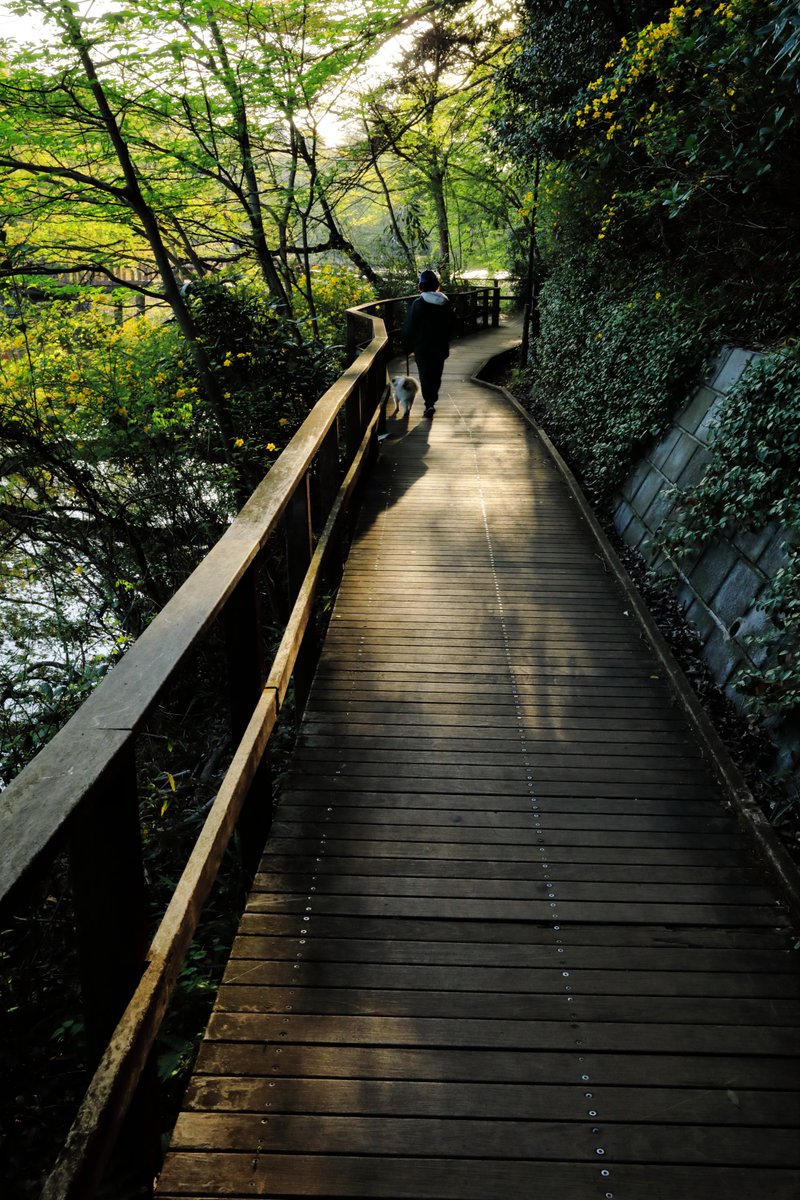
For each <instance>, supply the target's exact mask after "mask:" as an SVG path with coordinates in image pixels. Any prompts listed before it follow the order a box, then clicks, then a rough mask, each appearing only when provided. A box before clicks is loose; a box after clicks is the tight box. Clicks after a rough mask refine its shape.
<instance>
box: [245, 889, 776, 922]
mask: <svg viewBox="0 0 800 1200" xmlns="http://www.w3.org/2000/svg"><path fill="white" fill-rule="evenodd" d="M554 895H555V896H558V893H557V892H556V893H554ZM435 904H436V911H437V913H438V914H439V915H440V916H441V917H443V918H445V919H455V918H460V919H461V920H464V921H470V920H479V919H481V918H485V919H488V920H491V921H545V920H547V919H548V918H550V919H551V920H555V919H558V920H559V921H562V922H570V921H578V922H581V923H587V922H591V921H593V920H594V921H604V920H608V921H614V922H629V923H631V924H638V923H644V924H649V923H651V922H655V923H656V924H662V923H665V924H669V923H674V924H688V925H732V924H739V925H756V926H758V925H764V926H771V925H774V924H775V923H776V922H778V921H780V914H779V913H777V912H776V911H775V908H774V906H773V905H764V906H761V907H756V906H754V905H753V906H746V905H739V904H725V905H720V904H661V903H657V902H654V903H652V904H643V903H642V902H641V901H632V902H631V903H630V904H626V903H625V902H624V900H623V901H619V902H616V901H607V902H606V903H604V904H603V905H602V906H599V907H598V905H597V904H595V903H594V902H593V901H591V900H589V901H586V902H583V903H581V902H579V901H570V900H561V899H552V900H546V899H542V900H491V899H470V900H463V899H460V898H459V899H457V900H453V899H449V898H445V897H437V898H436V901H435ZM430 909H431V900H430V899H429V898H427V897H424V896H364V895H363V894H362V895H357V896H335V897H334V896H321V895H315V896H314V897H313V900H312V898H311V897H310V896H304V895H298V896H288V895H284V894H282V893H258V894H255V893H254V894H253V895H252V896H251V898H250V900H249V902H248V910H249V911H250V912H272V911H281V912H287V913H290V912H294V913H311V912H313V913H315V914H317V915H330V916H342V915H350V916H354V917H379V916H380V917H389V918H395V917H411V918H414V917H424V916H425V915H426V914H427V913H429V912H430ZM603 910H604V911H603Z"/></svg>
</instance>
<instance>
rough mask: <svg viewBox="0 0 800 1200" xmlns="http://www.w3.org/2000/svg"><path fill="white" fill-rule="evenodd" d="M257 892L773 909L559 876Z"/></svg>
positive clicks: (702, 893) (765, 896) (322, 884)
mask: <svg viewBox="0 0 800 1200" xmlns="http://www.w3.org/2000/svg"><path fill="white" fill-rule="evenodd" d="M253 891H254V892H255V893H258V892H262V891H263V892H273V893H274V892H284V893H289V894H292V893H293V894H295V895H305V894H308V893H309V892H311V893H314V894H315V895H317V896H340V895H360V896H372V895H377V896H420V897H425V898H426V899H428V898H433V897H439V896H443V897H446V898H448V899H451V900H452V899H464V900H490V899H491V900H510V899H515V900H541V899H543V898H545V897H547V896H549V895H550V894H551V893H552V894H555V893H556V891H557V892H558V897H559V900H586V901H593V902H594V903H597V904H608V903H613V902H617V903H622V902H624V903H626V904H639V903H641V904H652V903H665V904H737V903H738V904H761V905H771V904H772V903H773V900H772V894H771V892H770V891H769V889H768V888H763V887H748V886H747V885H745V884H743V883H741V882H739V883H737V884H733V885H729V886H727V887H719V886H716V885H714V884H704V883H695V884H676V883H668V884H664V883H658V884H648V883H621V882H616V883H596V882H594V881H592V882H590V883H575V882H573V881H571V880H564V879H562V878H561V875H560V873H557V872H552V873H550V872H548V873H547V874H546V875H545V876H544V878H543V879H540V880H538V881H536V880H532V881H530V882H526V881H523V880H519V879H513V880H504V879H483V880H480V881H478V880H473V879H469V878H465V879H453V878H448V879H444V880H438V879H430V878H427V879H426V878H424V877H420V876H416V875H411V874H409V875H407V876H405V877H403V878H397V877H395V878H391V879H382V878H371V877H369V876H366V877H365V876H363V875H350V876H348V875H337V876H335V877H334V876H332V875H329V874H320V875H312V874H306V875H278V874H277V873H275V874H273V873H270V874H269V875H267V876H265V877H264V878H263V882H262V883H259V882H258V881H257V882H256V884H255V887H254V889H253Z"/></svg>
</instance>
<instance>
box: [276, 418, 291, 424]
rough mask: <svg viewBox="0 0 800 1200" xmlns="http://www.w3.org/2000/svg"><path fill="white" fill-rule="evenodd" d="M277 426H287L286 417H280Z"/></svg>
mask: <svg viewBox="0 0 800 1200" xmlns="http://www.w3.org/2000/svg"><path fill="white" fill-rule="evenodd" d="M278 424H279V425H288V424H289V419H288V417H281V418H280V420H279V421H278Z"/></svg>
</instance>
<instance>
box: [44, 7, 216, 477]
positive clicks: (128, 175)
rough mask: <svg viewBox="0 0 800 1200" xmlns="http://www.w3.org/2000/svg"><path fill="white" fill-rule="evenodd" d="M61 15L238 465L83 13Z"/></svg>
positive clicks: (63, 12) (166, 295)
mask: <svg viewBox="0 0 800 1200" xmlns="http://www.w3.org/2000/svg"><path fill="white" fill-rule="evenodd" d="M60 12H61V19H62V22H63V28H64V31H65V33H66V34H67V36H68V38H69V41H70V44H71V45H72V47H73V48H74V49H75V50H76V51H77V53H78V55H79V57H80V60H81V65H82V67H83V70H84V74H85V75H86V79H87V80H88V83H89V86H90V87H91V89H92V95H93V96H94V100H95V104H96V105H97V109H98V112H99V114H100V117H101V120H102V122H103V125H104V126H105V129H106V132H107V134H108V136H109V138H110V140H111V144H112V146H113V147H114V151H115V153H116V156H117V161H118V162H119V165H120V168H121V170H122V175H123V178H124V180H125V187H124V188H123V189H122V193H123V194H124V196H125V198H126V201H127V203H128V204H129V206H130V207H131V208H132V209H133V211H134V212H135V213H136V215H137V217H138V218H139V220H140V221H141V224H142V230H143V232H144V235H145V237H146V238H147V242H148V244H149V246H150V250H151V252H152V254H153V258H154V260H155V264H156V268H157V270H158V273H159V276H160V277H161V282H162V284H163V287H164V299H165V300H166V301H167V303H168V304H169V306H170V308H171V309H172V312H173V314H174V316H175V320H176V321H177V323H178V328H179V329H180V331H181V333H182V334H183V336H184V338H185V339H186V343H187V346H188V348H189V350H190V353H191V355H192V358H193V360H194V365H195V368H196V370H197V373H198V376H199V378H200V384H201V386H202V388H203V391H204V392H205V394H206V396H207V397H208V400H209V403H210V404H211V408H212V410H213V413H214V417H215V419H216V422H217V427H218V429H219V432H220V435H221V438H222V451H223V455H224V457H225V461H226V463H228V464H229V465H232V463H233V456H232V449H233V442H234V440H235V430H234V427H233V421H232V419H231V414H230V411H229V409H228V406H227V404H226V402H225V399H224V397H223V395H222V390H221V388H220V387H219V384H218V382H217V379H216V377H215V375H214V372H213V370H212V368H211V364H210V362H209V359H208V355H207V354H206V352H205V349H204V348H203V346H202V345H201V343H200V342H199V340H198V337H197V329H196V327H195V323H194V319H193V318H192V314H191V312H190V311H189V308H188V306H187V304H186V302H185V300H184V298H183V296H182V294H181V290H180V287H179V286H178V282H177V280H176V278H175V273H174V271H173V269H172V264H171V262H170V257H169V252H168V250H167V248H166V246H165V244H164V240H163V238H162V237H161V231H160V229H159V225H158V220H157V218H156V215H155V213H154V212H153V210H152V208H151V207H150V205H149V204H148V203H147V201H146V200H145V198H144V195H143V194H142V189H141V187H140V186H139V178H138V175H137V173H136V168H135V167H134V165H133V160H132V159H131V156H130V152H129V150H128V145H127V142H126V141H125V139H124V137H123V136H122V132H121V130H120V127H119V125H118V124H117V119H116V117H115V116H114V113H113V112H112V109H111V105H110V104H109V102H108V98H107V96H106V94H105V89H104V88H103V85H102V83H101V81H100V79H99V77H98V74H97V70H96V68H95V65H94V61H93V59H92V57H91V55H90V53H89V45H88V42H87V40H86V38H85V37H84V35H83V33H82V31H81V28H80V25H79V23H78V19H77V17H76V16H75V13H74V11H73V9H72V7H71V6H70V4H69V3H66V2H64V0H62V4H61V10H60Z"/></svg>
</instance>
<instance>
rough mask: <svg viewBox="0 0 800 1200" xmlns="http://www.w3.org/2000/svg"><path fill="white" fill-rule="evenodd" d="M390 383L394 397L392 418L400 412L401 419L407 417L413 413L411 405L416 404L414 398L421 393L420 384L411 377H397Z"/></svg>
mask: <svg viewBox="0 0 800 1200" xmlns="http://www.w3.org/2000/svg"><path fill="white" fill-rule="evenodd" d="M390 383H391V385H392V396H393V397H394V409H393V410H392V416H394V415H395V413H396V412H398V411H399V412H400V416H401V419H402V418H403V417H407V416H408V414H409V413H410V412H411V405H412V404H413V403H414V398H415V396H416V394H417V392H418V391H419V384H418V383H417V381H416V379H414V378H413V376H411V375H395V376H394V377H393V378H392V379H391V380H390Z"/></svg>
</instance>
